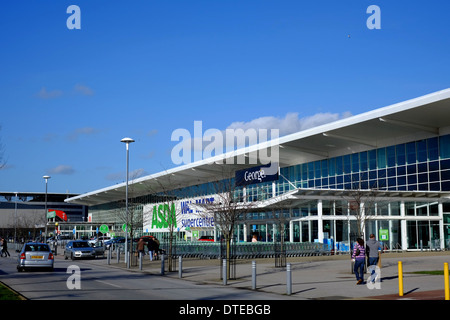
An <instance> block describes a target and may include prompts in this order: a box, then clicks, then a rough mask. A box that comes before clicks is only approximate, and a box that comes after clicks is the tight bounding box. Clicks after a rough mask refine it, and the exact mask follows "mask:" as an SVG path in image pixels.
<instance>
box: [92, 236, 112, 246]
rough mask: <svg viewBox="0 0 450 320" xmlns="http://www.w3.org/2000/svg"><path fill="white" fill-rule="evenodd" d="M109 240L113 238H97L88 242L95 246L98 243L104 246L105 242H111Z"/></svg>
mask: <svg viewBox="0 0 450 320" xmlns="http://www.w3.org/2000/svg"><path fill="white" fill-rule="evenodd" d="M109 240H111V237H106V236H101V237H98V239H97V238H93V239H90V240H88V242H89V243H90V244H95V243H97V242H100V243H101V244H103V243H104V242H106V241H109Z"/></svg>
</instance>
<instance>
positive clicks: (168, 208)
mask: <svg viewBox="0 0 450 320" xmlns="http://www.w3.org/2000/svg"><path fill="white" fill-rule="evenodd" d="M166 177H168V180H167V183H163V182H162V181H159V180H153V182H155V181H156V187H152V186H151V185H150V183H147V184H146V183H143V184H144V188H146V190H147V192H148V193H149V194H152V195H153V196H154V200H155V202H154V203H152V204H148V205H145V206H143V219H144V220H143V224H144V225H151V226H152V227H156V228H158V229H163V230H167V238H166V239H165V240H166V241H167V244H168V246H167V249H168V250H167V255H168V269H169V271H174V270H175V266H176V264H175V260H174V259H173V258H174V254H175V243H176V232H177V229H178V226H179V225H180V220H181V218H180V217H181V206H180V205H179V201H180V198H183V194H184V193H183V192H182V191H181V190H174V189H173V185H175V184H174V183H172V181H171V178H170V177H171V176H170V174H167V175H166Z"/></svg>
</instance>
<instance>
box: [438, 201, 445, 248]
mask: <svg viewBox="0 0 450 320" xmlns="http://www.w3.org/2000/svg"><path fill="white" fill-rule="evenodd" d="M438 214H439V239H440V247H441V250H444V248H445V241H444V208H443V206H442V202H439V203H438Z"/></svg>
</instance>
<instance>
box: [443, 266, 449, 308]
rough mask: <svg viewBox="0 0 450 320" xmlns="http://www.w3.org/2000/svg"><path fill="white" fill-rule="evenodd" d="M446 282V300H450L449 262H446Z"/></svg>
mask: <svg viewBox="0 0 450 320" xmlns="http://www.w3.org/2000/svg"><path fill="white" fill-rule="evenodd" d="M444 284H445V300H450V293H449V286H448V263H447V262H445V263H444Z"/></svg>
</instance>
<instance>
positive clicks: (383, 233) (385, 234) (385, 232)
mask: <svg viewBox="0 0 450 320" xmlns="http://www.w3.org/2000/svg"><path fill="white" fill-rule="evenodd" d="M379 235H380V240H381V241H389V229H380V232H379Z"/></svg>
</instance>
